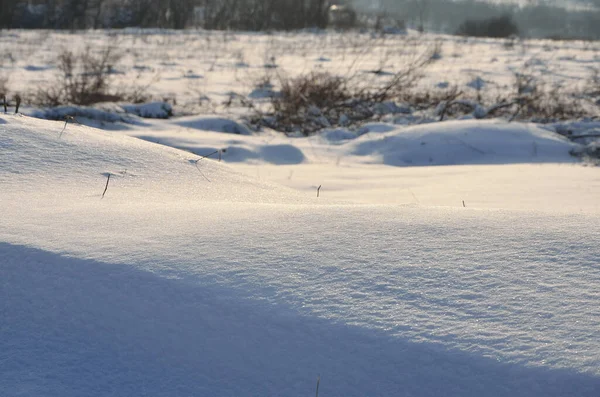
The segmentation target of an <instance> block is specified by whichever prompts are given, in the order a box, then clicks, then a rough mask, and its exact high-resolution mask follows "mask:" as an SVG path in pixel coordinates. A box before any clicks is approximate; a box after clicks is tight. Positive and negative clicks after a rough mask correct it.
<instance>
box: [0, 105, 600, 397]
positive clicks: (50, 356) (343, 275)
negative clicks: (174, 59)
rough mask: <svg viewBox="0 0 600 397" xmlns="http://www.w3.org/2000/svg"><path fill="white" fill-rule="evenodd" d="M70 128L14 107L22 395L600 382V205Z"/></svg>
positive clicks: (13, 266)
mask: <svg viewBox="0 0 600 397" xmlns="http://www.w3.org/2000/svg"><path fill="white" fill-rule="evenodd" d="M63 128H64V123H59V122H49V121H44V120H34V119H30V118H27V117H19V116H4V115H3V116H0V186H1V187H2V189H0V203H2V216H0V277H1V278H0V319H1V322H0V352H1V353H0V390H1V391H2V393H3V394H5V395H9V396H12V395H26V396H30V395H32V396H33V395H44V396H56V397H59V396H60V397H70V396H81V395H86V396H106V395H111V396H123V397H125V396H131V395H147V396H173V395H198V396H232V395H235V396H256V395H286V396H287V395H289V396H293V395H306V394H310V393H314V388H315V383H316V377H317V375H320V376H321V384H320V389H319V394H320V395H323V396H365V395H369V396H392V395H402V394H406V395H415V396H431V397H433V396H439V395H446V396H452V397H464V396H473V397H475V396H482V395H486V396H507V397H508V396H533V395H544V396H566V395H577V396H590V397H591V396H594V397H596V396H597V395H598V393H599V391H600V372H599V370H598V368H600V361H599V357H600V346H599V344H598V340H599V339H600V334H599V332H600V331H599V330H600V312H599V311H598V307H599V305H598V295H597V293H596V291H597V286H598V284H599V283H600V270H599V268H598V258H599V257H600V250H599V248H598V245H597V243H596V242H597V241H598V238H600V230H599V228H598V225H599V224H600V223H599V219H598V216H597V215H593V214H576V213H571V214H568V215H561V214H549V213H536V212H525V211H522V212H518V211H517V212H515V211H490V210H477V209H473V210H471V209H469V208H456V209H449V208H435V207H421V206H386V205H351V204H347V205H346V204H345V205H342V204H333V203H331V202H328V201H327V198H326V197H321V198H320V199H318V200H317V198H316V197H315V196H314V194H313V193H314V192H310V195H309V194H305V192H302V191H294V190H291V189H286V188H283V187H280V186H277V185H273V184H268V183H265V182H261V181H259V180H256V179H253V178H250V177H248V176H244V175H242V174H239V173H236V172H234V171H233V170H232V169H231V168H230V167H229V166H227V165H223V164H221V163H218V162H217V161H214V160H209V159H202V160H200V161H197V160H199V157H198V156H197V155H194V154H191V153H189V152H183V151H180V150H176V149H173V148H167V147H164V146H162V145H156V144H153V143H150V142H144V141H142V140H137V139H133V138H130V137H125V136H122V135H119V134H117V133H113V132H105V131H100V130H95V129H92V128H88V127H82V126H74V125H67V127H66V129H65V130H64V131H62V129H63ZM61 131H62V135H61ZM390 133H394V132H393V131H392V132H390ZM213 135H214V134H213ZM359 139H360V140H362V139H366V138H359ZM304 142H309V141H308V140H305V141H304ZM359 142H360V141H359V140H357V141H356V142H351V143H350V144H348V145H354V144H358V143H359ZM307 144H308V143H307ZM540 145H541V144H540ZM344 146H345V144H344V145H341V146H340V147H344ZM315 150H317V152H318V150H319V149H318V148H317V149H315ZM306 152H307V153H308V150H307V151H306ZM540 153H542V154H543V151H542V150H540ZM389 168H392V167H389ZM200 171H201V172H200ZM109 174H110V175H112V177H111V179H110V184H109V185H108V188H107V191H106V194H105V196H104V198H101V197H102V193H103V190H104V189H105V184H106V181H107V180H108V175H109ZM209 180H210V182H209Z"/></svg>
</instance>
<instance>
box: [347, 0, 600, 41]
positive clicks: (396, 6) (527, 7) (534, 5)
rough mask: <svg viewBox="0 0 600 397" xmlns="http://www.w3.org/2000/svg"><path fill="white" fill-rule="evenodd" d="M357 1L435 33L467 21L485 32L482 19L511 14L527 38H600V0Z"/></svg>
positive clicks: (370, 9) (363, 6) (357, 4)
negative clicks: (575, 0)
mask: <svg viewBox="0 0 600 397" xmlns="http://www.w3.org/2000/svg"><path fill="white" fill-rule="evenodd" d="M565 3H566V2H565ZM353 4H354V6H355V8H356V9H357V10H358V11H360V12H371V13H372V12H385V13H387V14H388V15H393V16H395V17H396V18H402V19H404V20H405V22H406V24H407V25H408V26H409V27H412V28H423V29H424V30H427V31H434V32H444V33H455V32H457V31H459V30H462V29H464V26H461V25H463V24H464V23H465V22H466V21H469V24H470V26H469V28H471V27H475V30H476V31H481V29H480V28H482V27H483V28H485V27H486V26H482V25H479V26H475V25H478V24H479V22H482V23H483V24H484V25H485V23H488V22H484V21H490V20H492V19H496V18H501V17H506V16H510V19H511V21H512V22H513V23H514V24H515V26H516V28H517V29H518V31H519V34H520V35H522V36H525V37H563V38H588V39H600V0H585V1H584V0H581V1H580V4H581V5H585V7H580V8H567V7H561V6H559V5H556V4H560V2H556V3H555V4H554V5H553V4H552V3H550V2H546V1H537V0H528V1H526V2H516V1H515V2H508V1H507V2H494V1H483V0H456V1H453V0H377V1H375V0H353ZM374 4H376V5H377V6H376V7H375V6H374ZM503 22H507V21H506V20H504V21H503ZM474 24H475V25H474ZM488 27H489V25H488ZM492 28H494V27H493V26H492ZM484 30H485V29H484Z"/></svg>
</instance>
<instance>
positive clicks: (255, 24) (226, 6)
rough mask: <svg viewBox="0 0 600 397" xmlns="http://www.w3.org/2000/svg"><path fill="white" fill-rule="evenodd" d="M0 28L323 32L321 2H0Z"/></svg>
mask: <svg viewBox="0 0 600 397" xmlns="http://www.w3.org/2000/svg"><path fill="white" fill-rule="evenodd" d="M0 5H1V8H0V28H25V29H36V28H40V29H89V28H94V29H96V28H123V27H153V28H171V29H183V28H186V27H191V26H196V27H202V28H205V29H239V30H292V29H303V28H311V27H317V28H324V27H326V25H327V15H328V12H327V11H328V7H329V2H328V1H327V0H0Z"/></svg>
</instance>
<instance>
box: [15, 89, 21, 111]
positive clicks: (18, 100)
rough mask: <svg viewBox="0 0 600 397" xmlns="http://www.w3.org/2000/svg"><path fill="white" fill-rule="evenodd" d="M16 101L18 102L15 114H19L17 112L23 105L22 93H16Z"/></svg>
mask: <svg viewBox="0 0 600 397" xmlns="http://www.w3.org/2000/svg"><path fill="white" fill-rule="evenodd" d="M15 102H16V108H15V114H17V113H19V106H21V95H19V94H17V95H15Z"/></svg>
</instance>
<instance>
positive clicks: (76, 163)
mask: <svg viewBox="0 0 600 397" xmlns="http://www.w3.org/2000/svg"><path fill="white" fill-rule="evenodd" d="M4 119H5V122H4V124H0V149H1V150H2V156H0V182H1V183H3V184H6V186H8V187H10V186H12V185H13V184H18V185H23V184H25V187H24V188H25V189H31V190H36V191H39V193H38V194H37V196H44V195H50V196H56V198H58V196H59V192H60V193H62V194H66V195H68V196H74V195H78V194H79V195H80V194H84V195H86V196H87V195H91V196H98V198H99V197H100V194H101V193H102V191H103V189H104V187H105V184H106V179H107V176H108V174H111V175H112V176H113V177H114V178H113V179H112V180H111V181H110V185H109V187H108V191H107V193H106V196H105V198H104V200H116V201H129V200H136V199H139V198H140V197H144V198H146V199H150V200H152V199H153V198H154V199H156V200H161V201H165V200H167V201H168V200H175V201H178V200H183V201H186V200H199V201H202V200H209V201H250V202H271V201H277V202H280V201H281V200H283V201H286V200H287V199H290V200H292V201H294V194H293V193H292V191H291V190H288V189H286V188H283V187H279V186H275V185H272V184H268V183H264V182H258V181H255V180H252V178H249V177H246V176H244V175H241V174H239V173H236V172H234V171H232V170H231V169H229V168H228V167H227V166H226V165H224V164H221V163H218V162H216V161H214V160H213V159H210V158H202V157H200V156H198V155H194V154H192V153H188V152H183V151H180V150H177V149H173V148H170V147H166V146H162V145H156V144H153V143H149V142H145V141H143V140H139V139H135V138H130V137H126V136H123V135H121V134H119V133H115V132H109V131H103V130H98V129H94V128H91V127H86V126H81V125H76V124H65V123H64V122H53V121H46V120H40V119H35V118H29V117H19V116H12V115H7V116H5V117H4ZM15 175H19V179H18V180H17V179H15V178H14V176H15ZM25 181H26V182H25ZM13 187H16V185H15V186H13ZM75 187H76V188H75ZM7 190H9V194H10V189H8V188H7ZM286 197H287V198H286Z"/></svg>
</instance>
